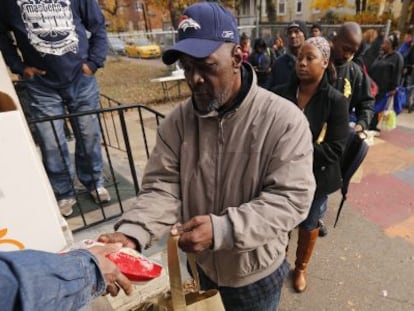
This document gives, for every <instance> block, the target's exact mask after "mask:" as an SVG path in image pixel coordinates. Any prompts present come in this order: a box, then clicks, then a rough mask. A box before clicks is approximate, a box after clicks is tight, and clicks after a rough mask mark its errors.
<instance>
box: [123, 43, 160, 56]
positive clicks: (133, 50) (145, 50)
mask: <svg viewBox="0 0 414 311" xmlns="http://www.w3.org/2000/svg"><path fill="white" fill-rule="evenodd" d="M125 52H126V54H127V56H129V57H139V58H156V57H160V56H161V48H160V46H159V45H158V44H155V43H153V42H151V41H149V40H148V39H138V40H137V41H136V42H133V43H128V44H127V45H126V46H125Z"/></svg>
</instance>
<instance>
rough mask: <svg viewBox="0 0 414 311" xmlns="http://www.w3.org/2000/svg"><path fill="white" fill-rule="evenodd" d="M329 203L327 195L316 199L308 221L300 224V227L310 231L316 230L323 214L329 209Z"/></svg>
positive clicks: (307, 218)
mask: <svg viewBox="0 0 414 311" xmlns="http://www.w3.org/2000/svg"><path fill="white" fill-rule="evenodd" d="M327 202H328V196H327V195H323V196H320V197H318V198H314V199H313V201H312V205H311V208H310V210H309V214H308V217H306V219H305V220H304V221H303V222H302V223H301V224H300V227H301V228H302V229H305V230H308V231H311V230H313V229H316V228H317V227H318V226H319V224H318V223H319V219H320V218H321V213H322V211H323V210H324V209H326V207H327ZM323 214H325V212H323Z"/></svg>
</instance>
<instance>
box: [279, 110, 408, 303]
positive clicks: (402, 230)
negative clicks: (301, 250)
mask: <svg viewBox="0 0 414 311" xmlns="http://www.w3.org/2000/svg"><path fill="white" fill-rule="evenodd" d="M399 125H400V126H399V127H398V128H397V129H395V130H393V131H391V132H386V133H381V136H380V137H379V138H376V139H375V144H374V145H373V146H371V148H370V150H369V153H368V156H367V158H366V160H365V162H364V163H363V165H362V168H361V170H360V171H358V172H357V174H356V176H355V178H354V179H353V182H352V184H351V185H350V189H349V195H348V200H347V202H346V203H345V204H346V206H345V207H344V210H343V215H342V217H341V219H340V222H339V224H338V226H337V227H336V228H335V229H333V228H332V225H333V222H334V217H335V215H336V212H337V208H338V206H339V201H340V195H339V194H338V193H336V194H334V195H333V196H332V197H331V198H330V201H329V212H328V215H327V216H328V217H327V223H328V225H329V229H330V230H329V234H328V236H326V237H324V238H321V239H319V240H318V241H317V244H316V249H315V254H314V257H313V258H312V262H311V265H310V268H309V282H310V283H309V288H308V290H307V291H306V292H305V293H303V294H296V293H294V291H293V290H292V286H291V282H290V280H288V282H287V283H286V286H285V288H284V291H283V297H282V299H283V300H282V304H281V307H280V311H292V310H295V311H300V310H310V311H319V310H327V311H328V310H329V311H331V310H332V311H337V310H338V311H339V310H358V311H365V310H367V311H368V310H369V311H371V310H372V311H382V310H384V311H386V310H394V311H397V310H398V311H410V310H414V296H413V293H414V114H407V113H403V114H401V115H400V116H399ZM295 245H296V237H294V238H292V241H291V247H290V250H289V251H290V252H289V261H290V262H291V263H293V262H294V254H293V253H294V251H295Z"/></svg>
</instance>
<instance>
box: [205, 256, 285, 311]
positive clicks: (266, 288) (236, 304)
mask: <svg viewBox="0 0 414 311" xmlns="http://www.w3.org/2000/svg"><path fill="white" fill-rule="evenodd" d="M289 268H290V267H289V263H288V262H287V261H286V260H284V261H283V262H282V264H281V265H280V266H279V268H277V269H276V270H275V271H274V272H273V273H271V274H270V275H268V276H266V277H264V278H263V279H260V280H258V281H256V282H254V283H252V284H249V285H246V286H242V287H227V286H218V285H217V284H216V283H214V282H213V281H212V280H211V279H210V278H209V277H208V276H207V275H206V274H205V273H204V272H203V270H201V268H200V267H198V273H199V275H200V287H201V289H202V290H208V289H217V290H218V291H219V292H220V296H221V299H222V300H223V304H224V307H225V309H226V311H276V310H277V309H278V306H279V302H280V295H281V292H282V287H283V283H284V281H285V279H286V277H287V275H288V273H289Z"/></svg>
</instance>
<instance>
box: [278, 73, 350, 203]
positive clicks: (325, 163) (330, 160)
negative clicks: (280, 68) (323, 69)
mask: <svg viewBox="0 0 414 311" xmlns="http://www.w3.org/2000/svg"><path fill="white" fill-rule="evenodd" d="M298 85H299V81H298V79H297V77H296V74H294V75H293V76H292V78H291V81H290V83H289V84H287V85H282V86H277V87H276V88H274V89H273V92H275V93H276V94H278V95H280V96H282V97H285V98H286V99H288V100H290V101H292V102H293V103H295V104H297V99H296V91H297V88H298ZM304 113H305V115H306V118H307V119H308V121H309V126H310V129H311V132H312V139H313V146H314V160H313V173H314V175H315V179H316V185H317V188H316V194H315V197H318V196H319V195H325V194H329V193H332V192H334V191H336V190H338V189H339V188H340V187H341V185H342V176H341V169H340V160H341V157H342V154H343V152H344V150H345V145H346V142H347V139H348V133H349V126H348V118H349V116H348V102H347V100H346V99H345V97H344V96H343V95H342V94H341V93H340V92H338V91H337V90H335V89H334V88H333V87H332V86H331V85H329V83H328V78H327V76H326V75H325V76H324V78H323V79H322V81H321V83H320V85H319V88H318V91H317V92H316V93H315V94H314V95H313V97H312V98H311V99H310V101H309V103H308V104H307V105H306V107H305V110H304ZM324 124H326V125H327V127H326V135H325V138H324V140H323V142H321V143H318V142H317V140H318V138H319V135H320V133H321V131H322V129H323V127H324Z"/></svg>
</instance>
